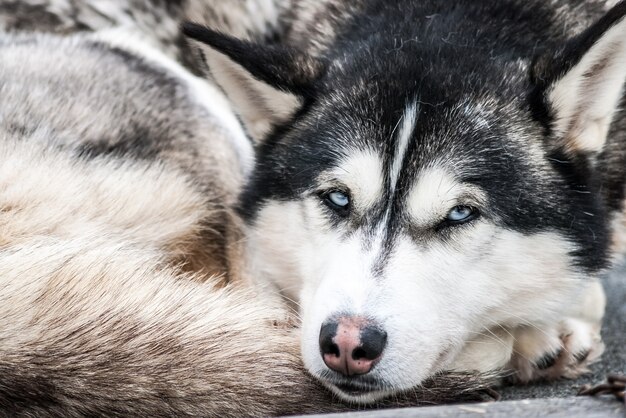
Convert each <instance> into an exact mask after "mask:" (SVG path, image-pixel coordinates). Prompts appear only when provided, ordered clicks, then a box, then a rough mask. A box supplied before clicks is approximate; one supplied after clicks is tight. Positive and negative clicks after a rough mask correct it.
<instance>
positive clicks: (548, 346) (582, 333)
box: [509, 280, 605, 383]
mask: <svg viewBox="0 0 626 418" xmlns="http://www.w3.org/2000/svg"><path fill="white" fill-rule="evenodd" d="M577 306H578V308H577V309H576V311H575V312H573V314H572V316H571V317H568V318H566V319H564V320H563V321H561V322H559V323H558V324H557V325H556V326H549V327H541V326H524V327H521V328H519V329H517V330H516V332H515V344H514V348H513V356H512V358H511V361H510V363H509V368H510V369H512V370H514V371H515V374H514V376H513V379H514V380H515V381H518V382H520V383H527V382H530V381H534V380H546V379H548V380H550V379H559V378H568V379H574V378H576V377H578V376H580V375H581V374H583V373H585V372H587V371H588V366H589V365H590V364H591V363H593V362H595V361H596V360H598V359H599V358H600V356H601V355H602V352H603V351H604V344H603V343H602V339H601V337H600V329H601V324H602V316H603V314H604V306H605V295H604V291H603V289H602V285H601V284H600V283H599V282H598V281H597V280H594V281H593V282H591V283H590V284H589V285H588V288H587V289H586V290H585V293H584V296H583V300H582V301H581V303H580V304H579V305H577Z"/></svg>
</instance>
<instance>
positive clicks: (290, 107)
mask: <svg viewBox="0 0 626 418" xmlns="http://www.w3.org/2000/svg"><path fill="white" fill-rule="evenodd" d="M182 31H183V33H184V34H185V35H186V36H188V37H189V38H191V39H194V40H196V41H198V42H199V43H200V45H201V48H202V53H203V55H204V56H205V59H206V61H207V64H208V66H209V71H210V73H211V75H212V76H213V77H214V79H215V81H216V82H217V83H218V84H219V85H220V87H221V88H222V89H223V90H224V91H225V93H226V94H227V95H228V96H229V98H230V99H231V101H232V102H233V103H234V105H235V108H236V109H235V110H236V111H237V112H238V113H239V115H240V116H241V118H242V120H243V122H244V124H245V125H246V128H247V129H248V131H249V133H250V134H251V135H252V136H253V138H254V139H258V140H260V139H262V138H263V137H264V135H265V134H267V132H268V131H270V130H271V128H272V127H273V126H276V125H280V124H281V123H284V122H286V121H288V120H289V119H290V117H291V116H293V115H294V114H295V113H296V112H297V111H298V109H300V107H301V106H302V104H303V102H304V101H305V100H307V99H309V98H311V97H312V96H313V95H314V87H313V84H314V82H315V80H317V79H318V78H319V76H320V75H321V73H322V72H323V70H324V68H325V66H324V65H323V63H322V62H321V61H320V60H319V59H316V58H312V57H309V56H307V55H305V54H304V53H302V52H300V51H298V50H296V49H294V48H289V47H286V46H280V45H266V44H261V43H256V42H252V41H247V40H242V39H238V38H235V37H232V36H229V35H226V34H223V33H221V32H217V31H214V30H211V29H209V28H207V27H205V26H202V25H199V24H195V23H191V22H186V23H184V24H183V25H182Z"/></svg>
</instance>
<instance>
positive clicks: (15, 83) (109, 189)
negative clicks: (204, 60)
mask: <svg viewBox="0 0 626 418" xmlns="http://www.w3.org/2000/svg"><path fill="white" fill-rule="evenodd" d="M101 29H102V30H100V31H98V32H97V33H91V34H90V33H83V34H74V35H71V36H65V37H61V36H56V35H50V34H38V35H32V34H21V35H20V34H2V35H0V62H1V63H2V65H0V96H1V97H2V104H0V242H1V244H2V245H1V248H0V416H51V415H52V416H63V417H68V416H92V415H105V416H128V414H133V415H143V416H172V415H175V416H185V415H187V416H188V415H199V416H267V415H278V414H293V413H306V412H320V411H336V410H344V409H347V408H349V406H346V405H343V404H340V403H337V402H336V400H335V399H334V398H333V396H332V395H331V394H330V393H329V392H328V391H327V390H326V389H324V388H323V387H322V386H321V385H320V384H319V383H318V382H317V381H315V380H314V379H313V378H311V377H310V375H309V374H308V373H307V372H306V370H305V369H304V367H303V366H302V362H301V357H300V354H299V330H298V329H297V328H296V327H294V325H293V324H292V320H291V318H290V313H289V311H288V310H286V309H285V308H284V307H283V306H281V305H276V304H274V303H273V301H272V300H270V299H264V298H261V297H259V294H258V292H256V291H255V290H254V289H251V288H250V287H249V286H246V283H245V282H244V280H243V277H241V276H242V275H241V274H239V270H240V269H239V266H240V265H241V264H242V263H241V259H242V255H241V253H240V247H241V246H240V245H239V244H240V243H241V241H242V237H241V234H240V228H239V220H238V218H237V216H236V215H235V214H234V213H233V211H232V207H233V206H234V204H235V203H236V198H237V195H238V193H239V192H240V191H241V188H242V185H243V183H244V181H245V179H246V178H247V177H248V176H249V173H250V170H251V167H252V160H253V152H252V151H253V150H252V145H251V143H250V142H249V140H248V137H247V136H246V134H245V132H244V130H243V128H242V126H241V124H240V123H239V121H238V119H237V118H236V116H235V114H234V112H233V111H232V110H231V108H230V104H229V102H228V101H227V100H226V98H225V97H224V95H223V93H222V92H221V91H220V90H219V89H218V88H216V87H214V86H212V85H211V84H209V83H206V82H205V81H204V80H202V79H200V78H198V77H196V76H194V75H192V74H191V73H190V72H189V71H187V70H185V68H183V67H182V66H181V65H180V64H177V63H176V62H175V61H174V60H173V59H171V57H169V56H168V54H167V53H166V52H163V51H161V50H159V49H155V48H154V47H153V46H151V45H153V44H154V42H153V40H154V39H153V38H151V36H150V35H149V34H147V33H144V34H143V36H142V35H141V31H136V30H135V29H133V28H130V29H129V28H119V27H118V28H110V29H104V28H101ZM145 39H148V41H146V40H145ZM453 377H454V376H452V375H448V376H442V377H440V378H438V380H437V381H435V382H433V387H432V388H429V389H428V390H427V391H419V390H412V391H408V392H406V393H405V394H403V395H402V396H398V397H395V398H394V399H393V400H392V401H391V402H389V403H387V404H382V405H409V404H412V405H414V404H419V403H420V402H424V403H432V402H435V401H449V400H457V401H459V400H463V399H473V398H475V396H476V390H477V389H480V388H481V387H483V386H482V385H483V383H482V381H479V380H476V379H474V378H473V377H472V376H468V375H464V376H458V377H457V378H454V379H453ZM435 384H436V386H435ZM426 386H428V384H427V385H426Z"/></svg>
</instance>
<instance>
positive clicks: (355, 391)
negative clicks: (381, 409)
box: [328, 381, 383, 396]
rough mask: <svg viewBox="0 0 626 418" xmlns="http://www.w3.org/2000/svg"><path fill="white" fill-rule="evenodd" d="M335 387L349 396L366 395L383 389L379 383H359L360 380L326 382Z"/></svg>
mask: <svg viewBox="0 0 626 418" xmlns="http://www.w3.org/2000/svg"><path fill="white" fill-rule="evenodd" d="M328 383H329V384H331V385H332V386H334V387H335V388H337V389H339V390H340V391H341V392H343V393H345V394H346V395H349V396H359V395H366V394H368V393H372V392H380V391H381V390H383V388H382V387H380V385H376V384H372V383H366V384H364V383H360V382H348V381H343V382H328Z"/></svg>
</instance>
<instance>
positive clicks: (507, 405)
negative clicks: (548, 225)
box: [332, 264, 626, 418]
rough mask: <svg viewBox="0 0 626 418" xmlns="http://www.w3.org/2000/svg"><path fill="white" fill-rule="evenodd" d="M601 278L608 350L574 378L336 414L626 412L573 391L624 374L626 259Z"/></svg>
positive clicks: (590, 417)
mask: <svg viewBox="0 0 626 418" xmlns="http://www.w3.org/2000/svg"><path fill="white" fill-rule="evenodd" d="M603 280H604V286H605V290H606V293H607V311H606V317H605V321H604V326H603V330H602V336H603V339H604V343H605V344H606V351H605V352H604V355H603V356H602V360H601V361H600V362H598V363H596V364H594V365H593V366H592V370H591V373H590V374H588V375H586V376H583V377H582V378H580V379H578V380H576V381H571V380H563V381H559V382H551V383H543V384H533V385H528V386H511V387H506V388H500V389H499V390H498V392H500V394H501V395H502V401H501V402H494V403H488V404H466V405H449V406H436V407H423V408H406V409H401V410H386V411H385V410H382V411H369V412H358V413H349V414H336V415H332V418H374V417H380V418H391V417H399V418H425V417H435V418H436V417H446V418H447V417H463V418H464V417H502V418H512V417H550V418H553V417H554V418H556V417H559V418H583V417H584V418H596V417H598V418H599V417H608V418H614V417H615V418H617V417H620V418H626V408H625V407H624V406H623V405H622V404H621V403H619V402H617V401H616V400H615V398H613V397H611V396H608V397H602V398H600V399H595V398H588V397H576V396H575V395H576V393H577V392H578V389H579V388H580V387H581V386H582V385H584V384H586V383H590V384H594V385H595V384H597V383H601V382H603V381H604V380H605V377H606V375H607V373H619V374H625V375H626V264H622V265H621V266H620V267H617V268H615V269H614V270H613V271H612V272H611V273H610V274H608V275H606V277H604V278H603Z"/></svg>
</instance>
